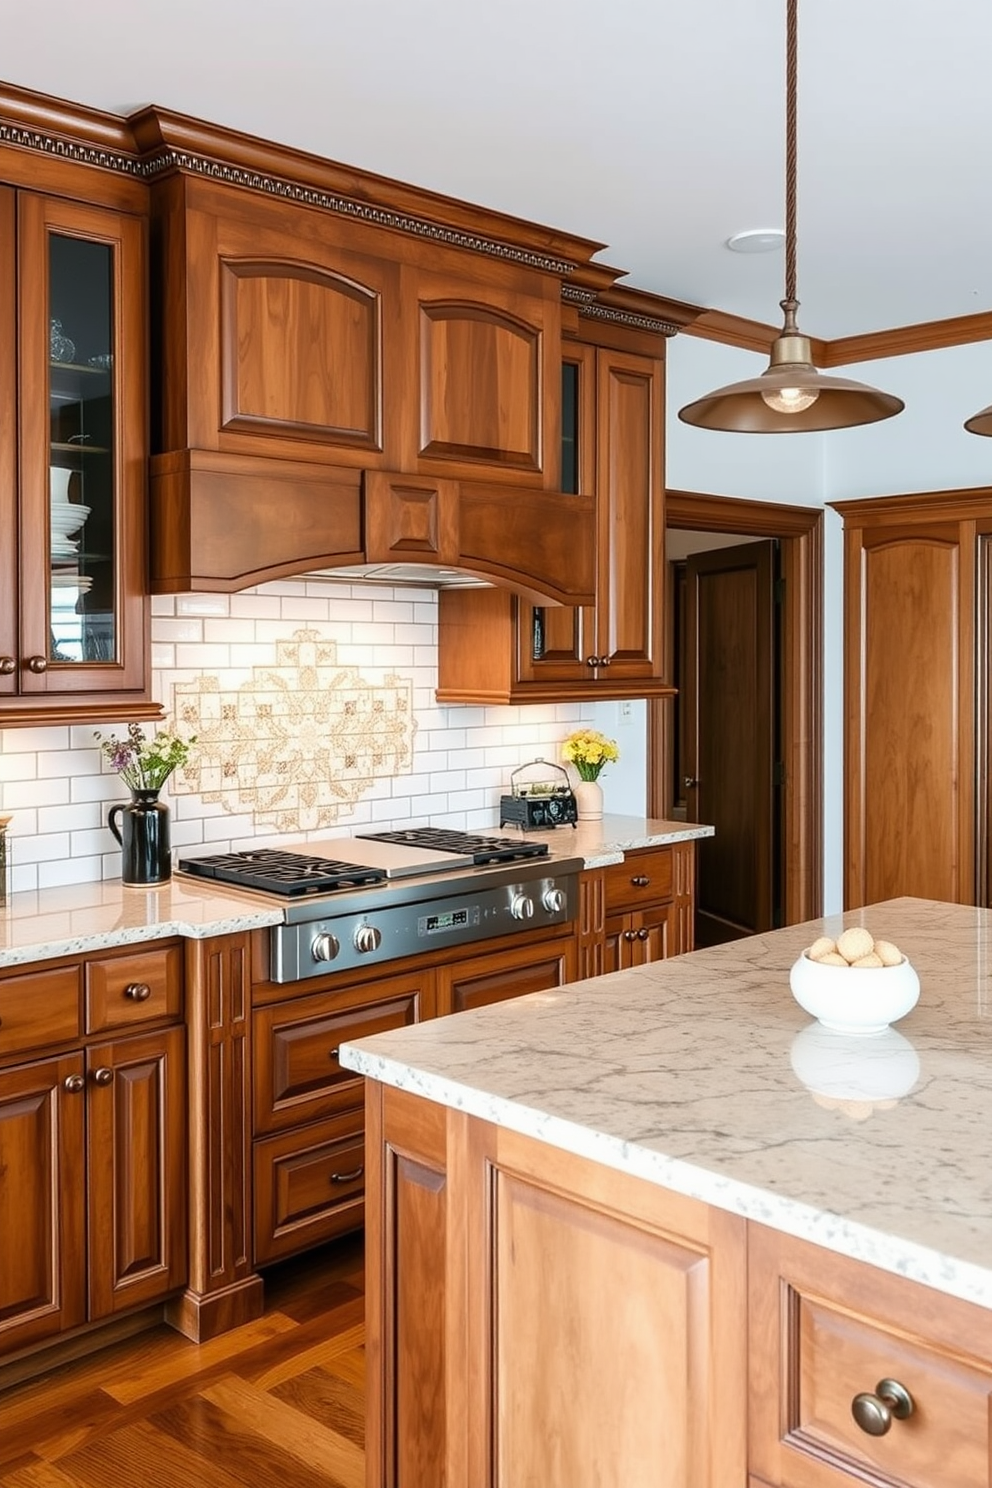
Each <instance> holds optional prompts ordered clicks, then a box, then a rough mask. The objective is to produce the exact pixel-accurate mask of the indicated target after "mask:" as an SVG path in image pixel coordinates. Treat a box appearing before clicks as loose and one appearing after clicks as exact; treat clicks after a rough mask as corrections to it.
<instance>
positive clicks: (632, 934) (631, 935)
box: [623, 930, 637, 940]
mask: <svg viewBox="0 0 992 1488" xmlns="http://www.w3.org/2000/svg"><path fill="white" fill-rule="evenodd" d="M623 938H624V940H636V939H637V931H636V930H625V931H624V932H623Z"/></svg>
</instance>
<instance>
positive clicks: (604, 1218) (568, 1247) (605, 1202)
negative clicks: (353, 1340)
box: [367, 1082, 747, 1488]
mask: <svg viewBox="0 0 992 1488" xmlns="http://www.w3.org/2000/svg"><path fill="white" fill-rule="evenodd" d="M368 1102H369V1119H368V1132H369V1139H370V1151H369V1163H370V1178H371V1184H370V1187H369V1190H368V1195H367V1204H368V1210H367V1237H368V1241H367V1243H368V1282H367V1285H368V1294H369V1348H370V1364H371V1369H370V1380H369V1397H370V1399H369V1418H368V1419H369V1437H368V1442H367V1451H368V1454H369V1459H370V1469H369V1477H368V1484H369V1488H416V1485H421V1484H424V1483H427V1482H430V1483H431V1484H432V1488H435V1485H436V1488H442V1485H444V1488H456V1485H457V1488H461V1485H464V1484H469V1483H470V1484H472V1485H473V1488H531V1485H533V1488H538V1485H540V1488H686V1485H687V1484H692V1485H693V1488H744V1485H745V1484H746V1482H747V1475H746V1473H747V1470H746V1440H745V1414H746V1411H745V1392H746V1318H745V1292H746V1288H745V1242H744V1222H743V1221H742V1220H740V1219H738V1218H736V1217H735V1216H731V1215H728V1214H724V1213H721V1212H720V1211H716V1210H711V1209H708V1208H707V1206H705V1205H702V1204H698V1203H696V1202H694V1201H693V1200H689V1199H685V1198H682V1197H681V1196H679V1195H674V1194H671V1193H669V1192H666V1191H664V1190H662V1189H660V1188H658V1187H656V1186H655V1185H653V1184H647V1183H644V1182H642V1181H640V1180H638V1179H635V1178H631V1177H629V1176H628V1175H625V1174H621V1173H618V1172H615V1171H613V1170H612V1169H609V1168H604V1167H603V1166H602V1165H600V1164H597V1163H593V1162H590V1161H589V1160H587V1159H585V1158H581V1157H576V1156H573V1155H571V1154H568V1153H565V1152H561V1151H558V1150H556V1149H553V1148H550V1147H548V1146H546V1145H545V1144H543V1143H540V1142H537V1141H535V1140H533V1139H531V1138H528V1137H523V1136H520V1135H518V1134H516V1133H513V1132H510V1131H507V1130H505V1129H503V1128H499V1127H495V1126H492V1125H490V1124H489V1123H487V1122H483V1121H478V1120H475V1119H473V1118H470V1117H467V1116H465V1115H463V1114H462V1113H459V1112H457V1111H454V1110H447V1111H445V1110H442V1109H441V1108H440V1107H434V1106H433V1105H431V1103H429V1102H425V1101H422V1100H419V1099H417V1098H414V1097H411V1096H409V1095H406V1094H405V1093H403V1092H398V1091H395V1090H391V1089H389V1090H382V1089H381V1087H379V1086H377V1085H375V1084H372V1083H371V1082H370V1085H369V1092H368ZM373 1133H375V1136H376V1143H375V1150H374V1151H373V1150H372V1145H371V1142H372V1137H373Z"/></svg>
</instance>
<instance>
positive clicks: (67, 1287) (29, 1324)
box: [0, 946, 186, 1353]
mask: <svg viewBox="0 0 992 1488" xmlns="http://www.w3.org/2000/svg"><path fill="white" fill-rule="evenodd" d="M180 971H181V957H180V953H179V950H178V948H177V947H175V946H162V947H156V948H155V949H154V950H150V951H146V952H141V953H138V954H128V955H124V956H121V957H113V956H106V957H97V958H94V959H93V960H90V961H86V962H84V963H81V964H80V963H77V964H64V965H58V966H53V967H51V968H46V969H44V970H40V971H29V972H21V973H12V974H9V975H5V976H3V977H2V978H0V1353H9V1352H11V1351H13V1350H16V1349H19V1348H22V1347H26V1346H27V1345H29V1344H34V1343H37V1342H40V1341H42V1340H44V1339H47V1338H50V1337H52V1336H54V1335H56V1334H58V1333H61V1332H65V1331H67V1330H69V1329H72V1328H76V1327H78V1326H80V1325H81V1324H83V1323H86V1322H95V1321H98V1320H100V1319H104V1318H108V1317H111V1316H113V1315H114V1314H116V1313H120V1312H123V1311H126V1310H131V1309H133V1308H136V1307H138V1306H141V1305H144V1304H146V1303H150V1302H155V1301H158V1300H160V1299H162V1298H163V1297H165V1296H166V1295H168V1294H169V1293H171V1292H173V1291H175V1290H176V1289H177V1288H178V1287H180V1286H181V1285H182V1284H183V1282H184V1280H185V1275H186V1188H185V1179H186V1162H185V1151H186V1149H185V1122H184V1092H185V1034H184V1030H183V1028H182V1027H181V1026H168V1025H169V1022H170V1020H171V1021H172V1022H173V1023H175V1018H176V1016H177V1015H178V1014H180V1013H181V995H182V987H181V981H178V977H179V973H180ZM155 986H157V987H159V988H161V989H162V994H163V1000H162V1001H159V1000H158V999H157V998H155V997H153V995H152V992H151V988H152V987H155ZM115 1026H116V1027H118V1028H120V1029H121V1030H122V1031H121V1033H120V1036H118V1037H115V1038H112V1039H108V1038H107V1037H106V1034H107V1032H108V1031H109V1030H110V1029H111V1028H112V1027H115ZM125 1030H126V1031H125ZM97 1033H99V1034H101V1035H102V1037H100V1038H97V1037H95V1036H94V1037H93V1038H92V1039H90V1038H88V1037H87V1035H89V1034H94V1035H96V1034H97ZM53 1045H57V1046H62V1047H58V1048H56V1049H53V1050H52V1052H51V1053H50V1054H48V1053H47V1052H46V1051H47V1050H48V1049H50V1048H52V1046H53Z"/></svg>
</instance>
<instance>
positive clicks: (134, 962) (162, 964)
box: [86, 945, 183, 1033]
mask: <svg viewBox="0 0 992 1488" xmlns="http://www.w3.org/2000/svg"><path fill="white" fill-rule="evenodd" d="M182 1010H183V953H182V947H181V946H178V945H168V946H156V947H155V949H154V950H150V951H149V950H143V951H139V952H137V953H136V954H135V955H133V956H112V957H109V956H108V957H107V959H106V960H105V961H90V962H88V963H87V966H86V1032H87V1033H103V1032H105V1031H106V1030H108V1029H112V1028H131V1027H133V1026H134V1025H135V1024H136V1023H151V1022H153V1021H154V1020H155V1019H157V1018H178V1017H179V1015H180V1014H181V1013H182Z"/></svg>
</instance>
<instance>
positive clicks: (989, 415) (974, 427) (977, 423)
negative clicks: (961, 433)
mask: <svg viewBox="0 0 992 1488" xmlns="http://www.w3.org/2000/svg"><path fill="white" fill-rule="evenodd" d="M965 428H966V429H967V430H968V433H969V434H992V403H990V404H989V406H988V408H983V409H982V411H981V413H974V414H972V416H971V418H970V419H966V420H965Z"/></svg>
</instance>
